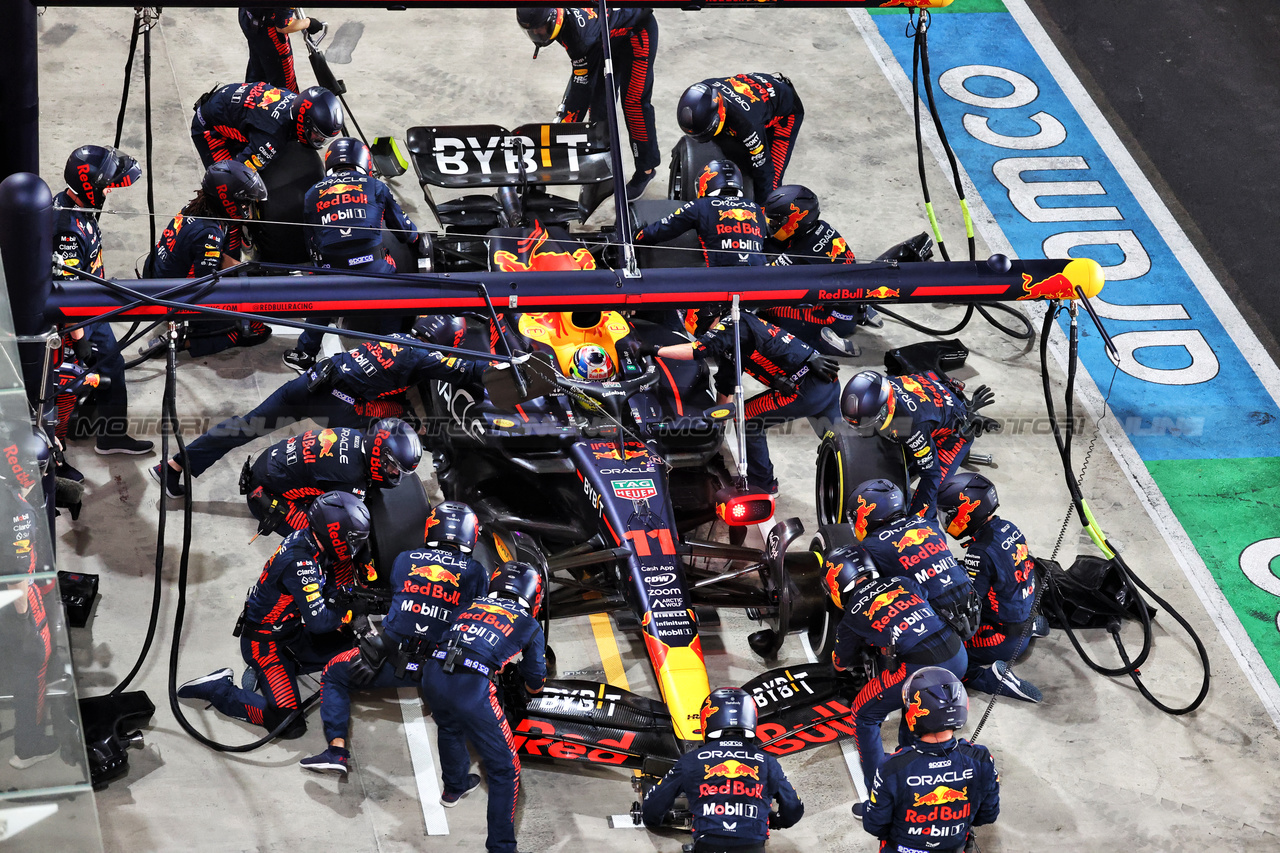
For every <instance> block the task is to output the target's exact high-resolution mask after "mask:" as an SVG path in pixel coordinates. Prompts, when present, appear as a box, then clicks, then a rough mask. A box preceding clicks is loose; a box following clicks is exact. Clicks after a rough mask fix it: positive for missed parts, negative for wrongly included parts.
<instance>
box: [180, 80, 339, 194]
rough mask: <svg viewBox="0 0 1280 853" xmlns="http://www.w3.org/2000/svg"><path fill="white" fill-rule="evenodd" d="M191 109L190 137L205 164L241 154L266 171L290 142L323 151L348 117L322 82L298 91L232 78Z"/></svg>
mask: <svg viewBox="0 0 1280 853" xmlns="http://www.w3.org/2000/svg"><path fill="white" fill-rule="evenodd" d="M192 109H193V110H194V112H195V116H194V117H193V118H192V119H191V141H192V142H194V143H195V146H196V151H198V152H199V153H200V162H201V163H203V164H204V167H205V168H206V169H207V168H209V167H210V166H212V165H213V164H214V163H215V162H217V161H218V160H239V161H240V162H241V163H244V164H245V165H246V166H248V167H249V168H250V169H253V170H254V171H256V172H261V171H262V170H263V169H264V168H265V167H266V165H267V164H268V163H270V162H271V161H272V160H274V159H275V158H276V155H278V154H279V153H280V151H281V150H282V149H283V148H284V146H285V144H286V143H288V142H301V143H302V144H303V145H306V146H309V147H311V148H314V149H316V150H317V151H319V150H320V149H321V148H323V147H324V146H325V143H326V142H328V141H329V140H330V139H333V138H334V137H335V136H337V135H338V133H339V132H341V130H342V125H343V123H344V121H345V120H346V116H345V114H344V113H343V111H342V103H341V102H340V101H339V100H338V98H337V96H336V95H334V94H333V93H332V92H330V91H329V90H328V89H325V88H323V87H320V86H312V87H311V88H309V89H305V90H304V91H302V92H301V93H299V92H294V91H291V90H289V89H281V88H278V87H276V86H273V85H271V84H270V83H263V82H252V83H229V84H227V85H226V86H219V87H217V88H215V89H211V90H210V91H208V92H205V93H204V94H203V95H201V96H200V99H199V100H197V101H196V103H195V106H194V107H193V108H192Z"/></svg>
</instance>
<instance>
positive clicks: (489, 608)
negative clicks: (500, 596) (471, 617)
mask: <svg viewBox="0 0 1280 853" xmlns="http://www.w3.org/2000/svg"><path fill="white" fill-rule="evenodd" d="M472 606H473V607H475V608H476V609H477V610H483V611H484V612H485V613H491V614H493V615H494V616H505V617H506V618H507V619H509V620H510V621H512V622H514V621H516V614H514V613H512V612H510V611H508V610H506V609H505V608H502V607H499V606H498V605H496V604H488V603H486V602H483V601H477V602H475V603H474V604H473V605H472Z"/></svg>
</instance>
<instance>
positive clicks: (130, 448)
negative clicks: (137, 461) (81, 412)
mask: <svg viewBox="0 0 1280 853" xmlns="http://www.w3.org/2000/svg"><path fill="white" fill-rule="evenodd" d="M155 449H156V445H155V442H153V441H143V440H141V439H137V438H134V437H133V436H130V435H100V436H98V441H97V443H95V444H94V446H93V450H94V452H95V453H97V454H98V455H99V456H114V455H115V454H117V453H127V454H129V455H130V456H144V455H146V454H148V453H150V452H151V451H153V450H155Z"/></svg>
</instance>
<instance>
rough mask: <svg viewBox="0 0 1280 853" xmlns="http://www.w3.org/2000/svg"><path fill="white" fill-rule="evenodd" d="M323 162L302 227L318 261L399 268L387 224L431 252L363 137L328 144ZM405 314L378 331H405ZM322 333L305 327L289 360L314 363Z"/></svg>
mask: <svg viewBox="0 0 1280 853" xmlns="http://www.w3.org/2000/svg"><path fill="white" fill-rule="evenodd" d="M324 167H325V172H326V173H327V174H326V177H324V178H322V179H320V181H319V182H317V183H316V185H315V186H313V187H312V188H311V189H309V190H307V194H306V196H305V197H304V198H303V201H302V221H303V223H304V228H303V230H304V231H305V232H306V235H307V246H308V247H309V248H310V250H311V256H312V258H313V259H314V260H315V264H316V266H318V267H323V268H324V269H339V270H349V271H352V272H377V273H393V272H395V271H396V263H395V261H394V260H392V258H391V254H390V253H389V252H388V251H387V250H386V249H384V248H383V246H382V229H383V227H384V226H385V227H389V228H390V229H391V230H392V232H393V233H395V234H396V236H397V237H398V238H399V239H400V240H401V241H402V242H404V243H406V244H408V245H409V247H410V248H412V249H413V251H414V253H415V254H416V255H418V256H419V257H423V258H426V257H429V256H430V254H431V248H430V246H429V245H428V243H427V241H426V240H425V239H424V238H423V237H422V236H421V235H420V234H419V233H418V227H417V226H416V225H414V224H413V220H411V219H410V218H409V217H408V216H405V213H404V210H402V209H401V207H400V203H399V202H397V201H396V199H395V196H393V195H392V194H391V190H390V189H388V188H387V185H386V184H384V183H383V182H382V181H380V180H378V179H377V178H375V177H373V175H372V172H373V156H372V155H371V154H370V153H369V146H367V145H365V144H364V143H363V142H361V141H360V140H359V139H353V138H352V137H350V136H340V137H338V138H337V139H335V140H333V142H332V143H330V144H329V150H328V151H326V152H325V154H324ZM400 319H401V318H400V317H399V316H398V315H390V316H388V317H386V318H385V319H384V320H383V323H382V325H381V326H380V327H379V328H378V331H379V332H380V333H391V332H398V331H400V329H401V326H400ZM307 320H308V322H311V323H319V324H323V325H328V322H329V320H328V318H326V317H319V318H315V317H309V318H307ZM322 338H323V335H322V334H321V333H320V332H315V331H312V330H311V329H304V330H303V332H302V334H301V335H299V336H298V345H297V347H295V348H294V349H292V350H289V351H288V352H286V353H285V354H284V363H285V364H286V365H288V366H289V367H291V368H293V369H294V370H296V371H298V372H299V373H301V372H303V371H304V370H306V369H308V368H310V367H312V366H313V365H315V363H316V353H318V352H320V342H321V339H322Z"/></svg>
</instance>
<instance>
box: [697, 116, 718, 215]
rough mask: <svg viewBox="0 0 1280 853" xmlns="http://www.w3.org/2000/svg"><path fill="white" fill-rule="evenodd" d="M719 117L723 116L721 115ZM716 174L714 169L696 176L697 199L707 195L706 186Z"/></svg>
mask: <svg viewBox="0 0 1280 853" xmlns="http://www.w3.org/2000/svg"><path fill="white" fill-rule="evenodd" d="M721 109H722V110H723V109H724V107H723V106H721ZM721 115H723V113H722V114H721ZM722 120H723V119H722ZM718 174H720V173H719V172H717V171H716V170H714V169H703V170H702V174H701V175H699V176H698V198H702V197H703V196H704V195H706V194H707V184H708V183H710V182H711V179H712V178H714V177H715V176H716V175H718Z"/></svg>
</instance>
